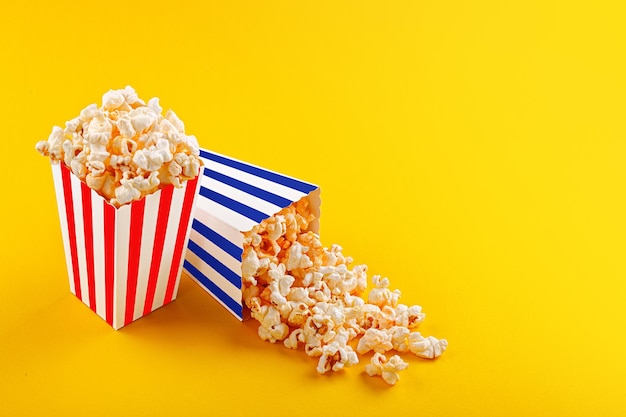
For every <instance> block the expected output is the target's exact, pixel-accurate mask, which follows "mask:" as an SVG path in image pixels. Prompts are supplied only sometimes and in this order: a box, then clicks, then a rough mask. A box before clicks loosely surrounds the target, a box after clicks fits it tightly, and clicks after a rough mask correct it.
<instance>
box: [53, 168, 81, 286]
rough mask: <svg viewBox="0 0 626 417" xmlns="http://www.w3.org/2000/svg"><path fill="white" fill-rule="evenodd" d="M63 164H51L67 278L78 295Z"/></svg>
mask: <svg viewBox="0 0 626 417" xmlns="http://www.w3.org/2000/svg"><path fill="white" fill-rule="evenodd" d="M61 163H62V162H60V163H58V164H51V167H52V179H53V180H54V191H55V194H56V199H57V208H58V210H59V220H60V222H61V236H62V238H63V249H64V253H65V266H66V268H67V276H68V278H69V282H70V291H71V292H72V294H74V295H76V289H75V288H74V272H73V270H72V253H71V251H70V237H69V232H68V225H67V215H66V212H65V197H64V194H63V177H62V173H61Z"/></svg>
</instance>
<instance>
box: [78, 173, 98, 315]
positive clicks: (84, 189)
mask: <svg viewBox="0 0 626 417" xmlns="http://www.w3.org/2000/svg"><path fill="white" fill-rule="evenodd" d="M80 194H81V197H82V201H83V229H84V230H85V255H86V257H87V291H88V292H89V308H91V309H92V310H93V311H94V312H95V311H96V281H95V277H94V270H93V268H94V265H93V223H92V220H93V212H92V209H91V188H89V187H88V186H87V184H85V183H84V182H81V183H80Z"/></svg>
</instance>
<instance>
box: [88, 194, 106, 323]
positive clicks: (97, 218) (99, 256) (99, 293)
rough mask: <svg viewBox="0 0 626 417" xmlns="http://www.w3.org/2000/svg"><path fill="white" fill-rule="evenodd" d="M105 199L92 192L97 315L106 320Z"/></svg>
mask: <svg viewBox="0 0 626 417" xmlns="http://www.w3.org/2000/svg"><path fill="white" fill-rule="evenodd" d="M103 202H104V198H102V197H101V196H100V195H98V193H96V192H95V191H93V190H91V207H92V218H93V267H94V278H95V285H96V313H97V314H98V315H99V316H100V317H102V318H103V319H105V320H106V304H105V303H106V300H105V296H106V292H105V285H104V284H105V280H104V207H103V206H102V205H103Z"/></svg>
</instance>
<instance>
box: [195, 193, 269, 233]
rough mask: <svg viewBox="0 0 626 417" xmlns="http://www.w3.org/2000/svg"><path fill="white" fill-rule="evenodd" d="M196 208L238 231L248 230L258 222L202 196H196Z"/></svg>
mask: <svg viewBox="0 0 626 417" xmlns="http://www.w3.org/2000/svg"><path fill="white" fill-rule="evenodd" d="M198 210H204V211H206V212H208V213H211V214H212V215H213V216H215V217H217V218H218V219H221V220H222V221H223V222H224V223H226V224H228V225H229V226H230V227H232V228H233V229H235V230H238V231H243V232H246V231H249V230H251V229H252V228H253V227H254V226H256V225H257V224H258V223H257V222H255V221H254V220H252V219H249V218H247V217H246V216H243V215H241V214H239V213H237V212H235V211H232V210H231V209H229V208H227V207H224V206H222V205H221V204H217V203H216V202H214V201H212V200H209V199H208V198H205V197H203V196H199V197H198V208H197V209H196V211H198Z"/></svg>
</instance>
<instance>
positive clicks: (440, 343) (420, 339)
mask: <svg viewBox="0 0 626 417" xmlns="http://www.w3.org/2000/svg"><path fill="white" fill-rule="evenodd" d="M408 338H409V339H408V343H409V350H410V351H411V352H412V353H413V354H415V355H417V356H419V357H421V358H426V359H433V358H438V357H439V356H441V354H442V353H443V352H445V351H446V349H447V348H448V341H447V340H446V339H441V340H439V339H437V338H435V337H433V336H428V337H424V336H422V335H421V334H420V333H419V332H415V333H411V334H409V336H408Z"/></svg>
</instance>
